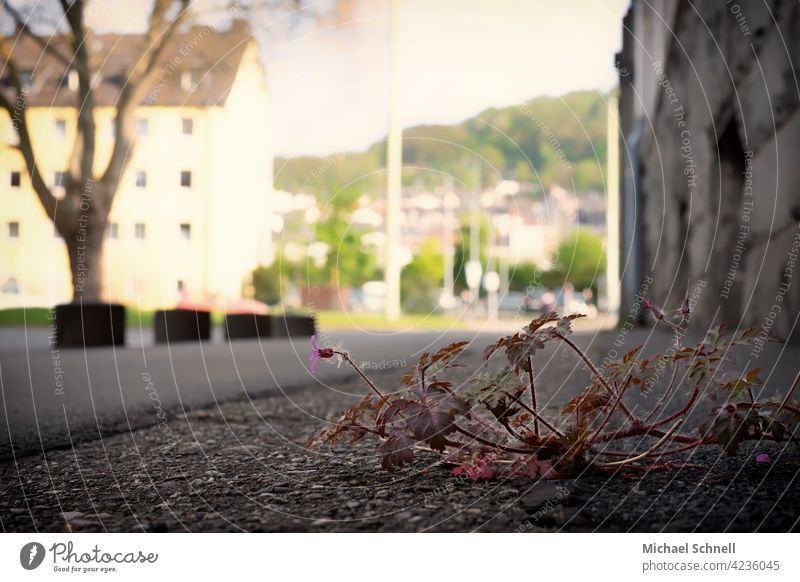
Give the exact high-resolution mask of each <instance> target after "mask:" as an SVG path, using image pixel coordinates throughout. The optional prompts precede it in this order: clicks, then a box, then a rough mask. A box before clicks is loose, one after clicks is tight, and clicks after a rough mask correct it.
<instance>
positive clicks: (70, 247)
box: [0, 0, 191, 301]
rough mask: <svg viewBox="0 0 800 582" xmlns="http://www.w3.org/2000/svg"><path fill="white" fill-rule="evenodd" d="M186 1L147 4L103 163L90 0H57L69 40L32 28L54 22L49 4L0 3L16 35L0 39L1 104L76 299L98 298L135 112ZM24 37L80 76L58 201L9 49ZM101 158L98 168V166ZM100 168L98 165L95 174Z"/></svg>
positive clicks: (159, 0) (132, 139)
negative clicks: (6, 84) (63, 249)
mask: <svg viewBox="0 0 800 582" xmlns="http://www.w3.org/2000/svg"><path fill="white" fill-rule="evenodd" d="M190 2H191V0H181V1H179V2H174V1H173V0H154V1H153V2H151V3H150V5H151V6H150V18H149V24H148V28H147V31H146V32H145V42H144V44H143V46H144V47H145V52H144V54H142V55H139V56H138V57H137V56H135V55H132V58H131V59H130V63H131V65H130V68H129V70H128V71H127V74H126V77H125V84H124V85H123V86H122V88H121V89H120V93H119V97H118V98H117V101H116V105H115V107H114V109H115V111H114V145H113V147H112V151H111V156H110V157H109V158H108V160H107V161H103V162H101V161H99V160H97V159H96V157H97V148H96V136H97V130H96V118H95V95H94V93H95V87H94V82H93V79H94V78H95V77H96V73H97V72H96V71H95V70H93V69H92V65H91V63H94V62H99V63H102V59H97V58H92V55H91V50H92V46H93V44H92V43H91V42H90V37H91V34H92V33H91V30H90V29H89V28H88V25H87V23H86V18H85V16H86V5H87V4H88V2H86V1H84V0H71V1H70V0H60V3H59V5H60V9H61V12H62V13H63V22H64V23H66V27H67V29H68V32H67V37H68V42H66V43H60V42H58V43H57V42H52V38H50V37H49V35H40V34H38V33H37V32H34V27H35V26H36V25H37V24H40V23H42V22H44V23H47V22H51V21H52V17H53V14H52V12H50V10H51V8H50V5H48V4H40V3H36V4H35V5H34V7H33V8H32V9H30V10H27V11H24V12H23V10H22V9H21V8H16V7H15V6H14V5H12V4H11V2H8V1H6V2H2V5H1V6H0V13H2V14H4V15H6V16H7V17H9V18H10V19H11V20H12V21H13V23H14V25H15V28H16V32H15V34H14V35H13V36H10V37H2V36H0V59H2V62H1V63H0V66H2V68H3V69H5V70H6V71H7V72H8V78H9V79H10V84H11V87H10V89H11V90H10V91H9V90H2V89H0V107H2V108H3V109H5V110H6V111H7V112H8V115H9V116H10V117H11V118H12V119H14V120H16V123H15V124H14V127H15V129H16V132H17V135H18V141H17V145H15V146H14V147H15V148H16V149H17V150H18V151H19V152H20V154H21V155H22V158H23V160H24V161H25V166H26V169H27V170H28V174H29V175H30V179H31V184H32V186H33V190H34V192H35V193H36V196H37V198H38V199H39V202H40V203H41V204H42V207H43V208H44V210H45V212H46V213H47V216H48V218H50V220H51V221H53V223H54V225H55V228H56V230H57V231H58V233H59V234H60V235H61V237H62V238H63V239H64V242H65V243H66V246H67V254H68V255H69V264H70V271H71V273H72V286H73V291H74V292H73V300H74V301H78V300H80V299H83V300H88V301H94V300H99V299H100V292H101V281H102V278H101V263H100V258H101V252H102V247H103V240H104V235H105V231H106V227H107V226H108V216H109V213H110V212H111V206H112V203H113V201H114V196H115V194H116V193H117V189H118V187H119V184H120V180H121V178H122V175H123V173H124V172H125V169H126V168H127V167H128V163H129V161H130V159H131V154H132V151H133V148H134V146H135V142H136V138H135V136H136V132H135V129H134V128H135V123H136V119H135V109H136V107H137V106H138V105H139V103H140V102H141V101H142V99H143V98H144V97H145V94H146V92H147V91H148V90H149V89H150V87H151V85H152V83H153V82H154V81H155V80H156V77H157V76H158V74H159V68H158V67H157V66H156V65H157V63H158V61H159V57H160V56H161V55H162V53H163V51H164V48H165V47H166V46H167V44H168V43H169V41H170V39H171V38H172V37H173V35H174V34H175V31H176V30H177V28H178V26H179V25H180V24H181V22H183V21H184V20H185V19H186V18H187V15H188V8H189V4H190ZM19 5H20V4H17V6H19ZM56 20H61V19H60V18H57V19H56ZM23 35H27V36H29V37H30V38H32V39H33V40H34V41H35V42H36V43H37V44H38V45H39V46H40V47H41V49H42V53H43V54H45V53H46V54H47V55H48V56H49V57H52V58H55V59H57V60H58V61H59V62H60V63H61V64H62V65H63V66H64V71H65V72H66V71H67V70H68V69H69V70H74V71H75V72H76V76H77V91H76V94H75V107H76V109H77V117H78V119H77V131H76V135H75V140H74V142H73V144H72V154H71V156H70V160H69V166H68V170H67V174H66V177H65V179H64V181H63V183H62V186H63V188H64V196H63V198H61V199H60V200H59V199H57V198H56V196H55V195H54V194H53V192H52V190H51V188H50V187H49V186H48V185H47V182H46V181H45V179H44V177H43V176H42V173H41V165H40V164H39V163H38V160H37V157H36V154H35V153H34V147H33V138H32V135H31V133H32V132H31V128H30V127H29V124H28V112H27V106H26V100H27V96H26V91H25V86H24V82H23V79H22V71H21V70H20V68H19V67H18V66H17V63H16V60H15V57H14V54H13V46H14V43H15V38H17V39H18V38H19V37H20V36H23ZM101 163H102V164H103V166H100V164H101ZM98 167H100V168H101V169H100V171H99V172H98V170H97V168H98ZM87 198H88V200H89V202H87Z"/></svg>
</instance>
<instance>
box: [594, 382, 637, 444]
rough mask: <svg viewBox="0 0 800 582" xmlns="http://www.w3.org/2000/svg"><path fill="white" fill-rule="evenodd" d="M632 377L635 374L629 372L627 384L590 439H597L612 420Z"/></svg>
mask: <svg viewBox="0 0 800 582" xmlns="http://www.w3.org/2000/svg"><path fill="white" fill-rule="evenodd" d="M632 378H633V376H632V375H631V374H629V375H628V379H627V380H626V381H625V384H624V385H623V386H622V390H620V393H619V396H617V400H616V401H615V402H614V405H613V406H612V407H611V410H609V411H608V414H607V415H606V417H605V419H604V420H603V422H602V423H601V424H600V426H599V427H597V430H596V431H594V433H592V436H591V437H590V438H589V441H593V440H594V439H596V438H597V435H599V434H600V433H601V432H602V431H603V429H604V428H605V427H606V425H607V424H608V421H610V420H611V417H612V416H613V414H614V412H616V410H617V407H618V406H619V404H620V403H621V402H622V396H623V395H624V394H625V391H626V390H627V389H628V386H630V385H631V379H632Z"/></svg>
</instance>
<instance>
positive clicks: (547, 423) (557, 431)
mask: <svg viewBox="0 0 800 582" xmlns="http://www.w3.org/2000/svg"><path fill="white" fill-rule="evenodd" d="M503 394H505V395H506V396H511V395H510V394H509V393H508V392H504V393H503ZM520 396H522V393H521V392H520V394H519V395H517V396H511V398H513V400H512V402H511V403H512V404H519V405H520V406H521V407H522V408H524V409H525V410H527V411H528V412H530V413H531V414H532V415H533V417H534V418H536V419H538V420H540V421H541V423H542V424H543V425H545V426H546V427H547V428H549V429H550V430H551V431H552V432H553V434H555V435H556V436H560V437H563V436H564V434H563V433H562V432H561V431H560V430H558V429H557V428H556V427H554V426H553V425H552V424H550V423H549V422H547V421H546V420H545V419H544V417H542V415H540V414H539V413H538V412H536V411H535V410H534V409H533V408H531V407H530V406H528V405H527V404H525V403H524V402H522V401H521V400H520V399H519V398H520Z"/></svg>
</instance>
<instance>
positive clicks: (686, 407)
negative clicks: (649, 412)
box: [652, 386, 700, 428]
mask: <svg viewBox="0 0 800 582" xmlns="http://www.w3.org/2000/svg"><path fill="white" fill-rule="evenodd" d="M699 393H700V390H699V389H698V387H697V386H695V387H694V390H693V391H692V395H691V396H690V397H689V400H688V401H687V402H686V404H685V405H684V407H683V408H681V409H680V410H679V411H678V412H676V413H674V414H670V415H669V416H668V417H667V418H664V419H662V420H659V421H658V422H656V423H654V424H653V425H652V427H653V428H655V427H657V426H661V425H662V424H667V423H668V422H669V421H670V420H675V419H676V418H678V417H679V416H681V415H683V414H685V413H686V411H687V410H689V408H690V407H691V406H692V404H694V401H695V400H697V395H698V394H699Z"/></svg>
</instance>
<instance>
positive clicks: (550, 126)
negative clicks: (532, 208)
mask: <svg viewBox="0 0 800 582" xmlns="http://www.w3.org/2000/svg"><path fill="white" fill-rule="evenodd" d="M385 151H386V140H382V141H380V142H377V143H375V144H373V145H372V146H370V147H369V148H368V149H367V150H366V151H364V152H352V153H350V152H348V153H341V154H335V155H332V156H328V157H325V158H318V157H301V158H292V159H283V158H277V159H276V160H275V186H276V188H280V189H285V190H290V191H294V192H297V191H307V192H309V193H317V192H331V191H338V190H339V189H341V188H349V187H354V188H356V189H359V190H361V191H365V192H371V193H377V192H382V191H383V185H384V181H385V177H384V170H383V169H384V165H385ZM605 158H606V103H605V100H604V96H603V95H602V94H600V93H598V92H596V91H581V92H576V93H570V94H568V95H564V96H563V97H538V98H536V99H532V100H530V101H527V102H526V103H523V104H521V105H518V106H511V107H503V108H490V109H487V110H485V111H483V112H481V113H480V114H478V115H476V116H475V117H472V118H470V119H467V120H465V121H463V122H461V123H459V124H457V125H420V126H416V127H412V128H408V129H406V130H404V132H403V165H404V168H405V169H404V171H403V181H404V183H405V184H406V185H412V184H415V183H417V184H421V185H423V186H435V185H438V184H441V183H442V182H443V180H444V176H445V175H452V176H454V178H455V179H456V180H457V181H462V182H464V183H465V184H466V185H468V186H472V185H473V183H474V176H475V166H476V164H478V163H479V164H480V166H481V167H480V170H481V176H482V181H483V183H484V185H488V184H492V183H494V182H496V181H498V180H499V179H501V178H504V179H516V180H519V181H521V182H526V183H530V184H531V190H533V191H537V190H540V189H541V188H547V187H549V186H551V185H552V184H560V185H562V186H564V187H568V188H572V184H573V183H574V185H575V188H576V190H577V191H579V192H583V191H587V190H594V189H597V190H600V189H602V187H603V183H602V172H603V170H604V168H605Z"/></svg>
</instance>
